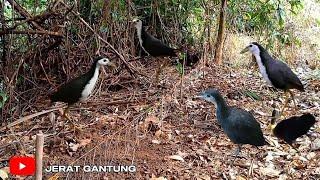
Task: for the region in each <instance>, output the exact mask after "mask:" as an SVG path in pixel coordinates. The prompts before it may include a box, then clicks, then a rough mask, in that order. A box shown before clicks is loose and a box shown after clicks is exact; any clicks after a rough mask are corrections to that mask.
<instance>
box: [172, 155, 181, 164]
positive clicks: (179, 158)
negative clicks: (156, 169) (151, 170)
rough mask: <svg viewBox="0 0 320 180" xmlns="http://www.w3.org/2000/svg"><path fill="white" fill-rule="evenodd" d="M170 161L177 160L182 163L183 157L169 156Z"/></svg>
mask: <svg viewBox="0 0 320 180" xmlns="http://www.w3.org/2000/svg"><path fill="white" fill-rule="evenodd" d="M169 158H170V159H173V160H177V161H182V162H184V159H183V157H181V156H179V155H172V156H169Z"/></svg>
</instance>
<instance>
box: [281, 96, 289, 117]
mask: <svg viewBox="0 0 320 180" xmlns="http://www.w3.org/2000/svg"><path fill="white" fill-rule="evenodd" d="M289 92H290V91H289ZM284 95H285V101H284V105H283V107H282V109H281V111H280V114H279V117H281V116H282V114H283V112H284V109H285V108H286V107H287V105H288V102H289V97H288V91H285V92H284Z"/></svg>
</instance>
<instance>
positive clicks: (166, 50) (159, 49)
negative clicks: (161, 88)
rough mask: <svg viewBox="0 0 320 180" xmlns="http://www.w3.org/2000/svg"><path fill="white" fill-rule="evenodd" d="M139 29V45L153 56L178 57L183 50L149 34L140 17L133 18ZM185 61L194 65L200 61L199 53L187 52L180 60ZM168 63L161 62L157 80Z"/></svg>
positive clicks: (186, 63)
mask: <svg viewBox="0 0 320 180" xmlns="http://www.w3.org/2000/svg"><path fill="white" fill-rule="evenodd" d="M132 22H133V23H134V26H135V28H136V31H137V37H138V40H139V45H140V47H141V49H142V50H143V51H144V52H145V53H146V54H148V55H150V56H152V57H178V53H179V52H181V49H175V48H171V47H169V46H168V45H166V44H164V43H163V42H162V41H160V40H159V39H157V38H155V37H154V36H152V35H151V34H149V33H148V32H147V31H146V30H145V28H144V26H143V25H142V21H141V20H140V19H137V18H135V19H134V20H132ZM183 61H185V65H186V66H193V65H194V64H196V63H197V62H198V61H199V55H198V54H197V53H194V54H190V53H188V51H187V52H186V56H185V60H184V59H182V60H179V62H183ZM166 65H167V62H166V63H164V64H161V65H160V64H159V65H158V66H159V67H158V70H157V71H156V80H157V81H158V79H159V75H160V73H161V71H162V69H163V68H164V67H165V66H166Z"/></svg>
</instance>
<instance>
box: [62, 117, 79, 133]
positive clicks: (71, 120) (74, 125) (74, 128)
mask: <svg viewBox="0 0 320 180" xmlns="http://www.w3.org/2000/svg"><path fill="white" fill-rule="evenodd" d="M63 117H64V118H65V119H67V120H68V121H69V122H71V124H72V126H73V130H74V131H76V130H77V131H83V129H82V128H83V126H82V125H78V124H76V123H75V122H74V120H73V119H72V118H71V117H70V116H69V115H68V114H64V115H63Z"/></svg>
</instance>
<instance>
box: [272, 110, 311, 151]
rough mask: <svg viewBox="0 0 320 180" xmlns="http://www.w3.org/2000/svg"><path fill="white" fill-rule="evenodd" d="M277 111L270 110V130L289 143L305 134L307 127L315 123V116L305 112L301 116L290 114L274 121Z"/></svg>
mask: <svg viewBox="0 0 320 180" xmlns="http://www.w3.org/2000/svg"><path fill="white" fill-rule="evenodd" d="M277 114H278V111H277V110H275V109H274V110H273V111H272V118H271V130H272V133H273V134H274V135H275V136H276V137H277V138H279V139H283V140H284V141H285V142H286V143H288V144H289V145H292V143H293V142H294V141H295V140H296V139H297V138H298V137H300V136H302V135H304V134H307V132H308V131H309V129H310V128H311V127H312V126H313V125H314V124H315V123H316V119H315V117H314V116H313V115H312V114H310V113H306V114H303V115H302V116H292V117H290V118H288V119H285V120H282V121H280V122H279V123H276V117H278V115H277Z"/></svg>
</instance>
